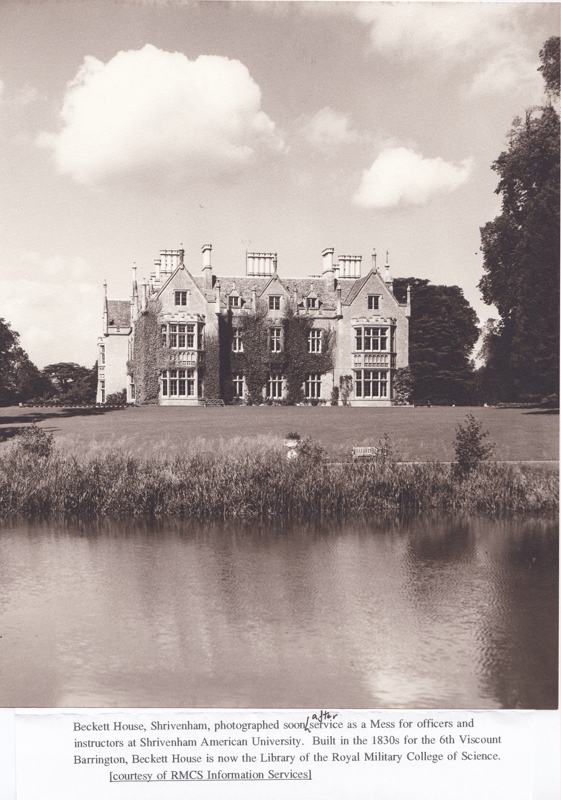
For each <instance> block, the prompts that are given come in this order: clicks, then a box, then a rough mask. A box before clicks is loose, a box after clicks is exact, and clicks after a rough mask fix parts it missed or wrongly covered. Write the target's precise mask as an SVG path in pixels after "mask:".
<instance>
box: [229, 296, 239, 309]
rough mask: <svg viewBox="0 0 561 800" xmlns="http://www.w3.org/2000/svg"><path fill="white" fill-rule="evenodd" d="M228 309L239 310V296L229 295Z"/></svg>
mask: <svg viewBox="0 0 561 800" xmlns="http://www.w3.org/2000/svg"><path fill="white" fill-rule="evenodd" d="M228 307H229V308H239V307H240V296H239V294H231V295H230V297H229V298H228Z"/></svg>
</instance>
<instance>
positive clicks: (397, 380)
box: [393, 367, 413, 406]
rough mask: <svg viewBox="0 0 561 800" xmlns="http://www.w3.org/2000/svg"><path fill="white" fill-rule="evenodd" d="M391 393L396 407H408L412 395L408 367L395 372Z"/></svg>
mask: <svg viewBox="0 0 561 800" xmlns="http://www.w3.org/2000/svg"><path fill="white" fill-rule="evenodd" d="M393 392H394V404H395V405H396V406H406V405H409V401H410V400H411V395H412V394H413V374H412V372H411V370H410V368H409V367H401V368H400V369H397V370H396V371H395V375H394V379H393Z"/></svg>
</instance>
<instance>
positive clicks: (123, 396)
mask: <svg viewBox="0 0 561 800" xmlns="http://www.w3.org/2000/svg"><path fill="white" fill-rule="evenodd" d="M126 402H127V390H126V389H121V391H120V392H112V393H111V394H108V395H107V397H106V398H105V403H106V404H107V405H108V406H122V405H124V403H126Z"/></svg>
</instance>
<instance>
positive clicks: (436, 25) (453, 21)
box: [356, 3, 517, 59]
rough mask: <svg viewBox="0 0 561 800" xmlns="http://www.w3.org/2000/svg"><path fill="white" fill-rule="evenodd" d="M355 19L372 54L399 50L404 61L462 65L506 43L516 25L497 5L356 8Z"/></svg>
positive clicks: (505, 8)
mask: <svg viewBox="0 0 561 800" xmlns="http://www.w3.org/2000/svg"><path fill="white" fill-rule="evenodd" d="M356 16H357V17H358V19H360V20H361V21H362V22H364V23H366V24H367V25H368V26H369V28H370V41H371V44H372V47H373V48H374V49H375V50H378V51H387V52H394V51H396V50H399V52H400V54H401V55H402V57H404V58H415V57H418V56H420V55H426V54H432V55H435V54H436V55H438V56H439V57H447V58H453V59H465V58H467V57H469V56H470V55H473V53H474V52H481V51H482V50H487V49H489V48H490V47H497V45H501V44H504V43H507V42H508V41H509V39H511V37H512V34H513V31H514V29H515V28H516V25H517V18H516V17H515V14H513V12H512V9H511V8H510V7H509V6H508V4H502V3H493V4H485V6H484V7H483V8H482V7H481V5H480V4H479V3H431V4H428V3H427V4H426V5H425V4H424V3H403V4H402V3H398V4H390V3H360V4H357V6H356Z"/></svg>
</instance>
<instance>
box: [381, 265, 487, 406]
mask: <svg viewBox="0 0 561 800" xmlns="http://www.w3.org/2000/svg"><path fill="white" fill-rule="evenodd" d="M408 284H409V285H410V286H411V319H410V322H409V367H410V369H411V374H412V378H413V391H412V396H411V399H412V401H413V402H414V403H423V402H427V401H429V400H430V401H431V402H433V403H434V402H436V403H438V402H448V403H469V402H471V401H472V400H473V394H474V387H475V382H474V369H473V363H472V361H471V353H472V350H473V347H474V345H475V343H476V342H477V339H478V337H479V330H478V327H477V315H476V313H475V311H474V310H473V308H472V307H471V306H470V304H469V303H468V301H467V300H466V299H465V297H464V295H463V292H462V290H461V289H460V287H459V286H436V285H435V286H433V285H432V284H430V282H429V281H428V280H423V279H420V278H397V279H396V280H395V281H394V291H395V294H396V297H398V299H400V300H401V301H403V300H404V299H405V293H406V287H407V285H408Z"/></svg>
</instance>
